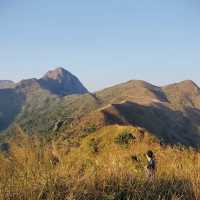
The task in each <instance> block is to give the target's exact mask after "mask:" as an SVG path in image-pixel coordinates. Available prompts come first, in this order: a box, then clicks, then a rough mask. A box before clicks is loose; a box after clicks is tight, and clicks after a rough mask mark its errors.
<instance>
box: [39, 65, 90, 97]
mask: <svg viewBox="0 0 200 200" xmlns="http://www.w3.org/2000/svg"><path fill="white" fill-rule="evenodd" d="M39 81H40V84H41V86H43V87H44V88H45V89H48V90H49V91H51V92H52V93H53V94H57V95H60V96H65V95H71V94H84V93H87V92H88V90H87V89H86V88H85V87H84V86H83V84H82V83H81V82H80V80H79V79H78V78H77V77H76V76H74V75H73V74H72V73H70V72H69V71H67V70H66V69H64V68H62V67H58V68H56V69H54V70H50V71H48V72H47V73H46V74H45V75H44V76H43V77H42V78H41V79H39Z"/></svg>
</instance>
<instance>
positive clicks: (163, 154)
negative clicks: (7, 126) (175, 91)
mask: <svg viewBox="0 0 200 200" xmlns="http://www.w3.org/2000/svg"><path fill="white" fill-rule="evenodd" d="M9 142H10V144H11V149H10V153H9V155H7V154H4V155H3V154H1V155H0V164H1V168H0V177H1V181H0V198H1V199H15V200H18V199H30V200H32V199H59V200H60V199H61V200H62V199H63V200H64V199H69V200H75V199H79V200H82V199H88V200H90V199H91V200H94V199H99V200H102V199H104V200H112V199H117V200H118V199H119V200H121V199H127V200H128V199H135V200H137V199H138V200H141V199H145V200H146V199H148V200H160V199H162V200H172V199H173V200H178V199H182V200H186V199H187V200H198V199H199V198H200V189H199V184H200V174H199V171H200V153H199V152H197V151H195V150H193V149H191V148H190V149H186V148H184V147H182V146H173V147H172V146H165V145H160V142H159V141H158V140H157V138H155V137H154V136H153V135H152V134H150V133H149V132H147V131H146V130H144V129H142V128H138V127H132V126H119V125H114V126H106V127H103V128H102V129H100V130H98V131H96V132H93V133H90V134H89V135H88V136H86V137H83V138H82V139H80V140H78V141H77V145H76V147H75V146H71V145H70V144H69V141H68V140H67V139H65V140H64V139H63V138H60V137H59V138H57V139H54V142H52V141H51V142H50V143H46V142H44V141H43V140H42V139H39V138H36V137H35V136H32V137H28V136H27V134H24V133H23V132H22V131H21V130H18V133H17V137H16V138H13V139H12V140H10V141H9ZM149 149H152V150H153V151H154V152H155V155H156V160H157V173H156V178H155V180H154V181H153V182H149V181H148V180H147V179H146V176H145V170H144V167H145V165H146V160H145V157H144V153H145V152H146V151H147V150H149Z"/></svg>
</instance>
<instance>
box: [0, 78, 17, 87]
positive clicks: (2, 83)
mask: <svg viewBox="0 0 200 200" xmlns="http://www.w3.org/2000/svg"><path fill="white" fill-rule="evenodd" d="M14 86H15V83H14V82H13V81H9V80H0V89H4V88H12V87H14Z"/></svg>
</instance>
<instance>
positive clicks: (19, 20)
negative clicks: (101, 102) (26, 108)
mask: <svg viewBox="0 0 200 200" xmlns="http://www.w3.org/2000/svg"><path fill="white" fill-rule="evenodd" d="M199 8H200V3H199V2H198V1H197V0H192V1H188V0H182V1H181V0H176V1H172V0H169V1H167V2H164V1H159V0H155V1H148V0H143V1H135V0H132V1H130V0H125V1H121V0H116V1H113V0H108V1H106V0H102V1H95V2H94V1H90V0H86V1H84V2H83V1H78V0H77V1H73V2H72V1H64V0H61V1H59V2H55V1H52V2H49V1H47V0H44V1H39V0H35V1H28V2H27V1H22V0H16V1H13V2H11V1H4V0H3V1H0V16H1V17H0V25H1V27H2V30H1V37H0V44H1V45H0V80H5V79H6V80H13V81H19V80H21V79H28V78H33V77H34V78H39V77H41V76H42V75H44V74H45V73H46V72H47V71H48V70H50V69H53V68H55V67H56V66H62V67H64V68H66V69H67V70H69V71H70V72H72V73H73V74H75V75H76V76H77V77H78V78H79V79H80V80H81V81H82V83H83V84H84V85H85V86H86V87H87V88H88V89H89V90H90V91H96V90H100V89H103V88H106V87H109V86H111V85H115V84H118V83H121V82H125V81H128V80H132V79H139V80H145V81H147V82H150V83H152V84H154V85H158V86H160V85H166V84H170V83H174V82H179V81H182V80H188V79H190V80H193V81H194V82H196V83H197V84H198V85H200V80H199V77H198V74H199V73H200V68H199V67H200V59H199V53H200V37H199V35H200V13H199ZM38 11H39V12H38Z"/></svg>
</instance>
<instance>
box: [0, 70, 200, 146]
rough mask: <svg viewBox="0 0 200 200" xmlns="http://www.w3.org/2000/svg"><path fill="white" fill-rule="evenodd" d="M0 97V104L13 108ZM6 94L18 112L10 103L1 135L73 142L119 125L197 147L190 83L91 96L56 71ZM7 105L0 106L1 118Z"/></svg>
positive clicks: (199, 95)
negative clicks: (13, 131) (14, 130)
mask: <svg viewBox="0 0 200 200" xmlns="http://www.w3.org/2000/svg"><path fill="white" fill-rule="evenodd" d="M67 86H68V87H67ZM0 91H1V93H0V98H1V99H4V100H3V101H2V102H11V101H14V102H18V101H15V100H14V99H15V97H14V98H12V99H11V95H10V94H9V95H7V96H6V91H5V90H0ZM9 91H12V92H13V93H14V94H17V95H18V98H20V103H19V105H18V106H17V108H15V106H14V105H15V104H13V103H11V104H12V106H13V107H14V108H13V107H12V106H11V107H10V108H9V109H10V110H11V111H12V110H14V111H13V112H11V113H12V116H10V115H9V114H8V116H7V117H5V118H4V119H3V118H2V119H3V121H4V124H6V125H3V126H2V127H1V129H2V130H3V129H5V128H7V127H8V126H9V125H10V124H12V122H16V123H17V124H18V125H20V126H21V127H22V128H23V129H24V130H25V131H26V132H28V133H29V134H34V133H39V134H49V133H53V132H54V131H55V132H57V133H59V132H60V133H62V134H64V135H68V134H69V132H70V134H72V133H73V135H74V136H73V137H76V134H77V135H82V132H84V131H83V130H86V131H85V132H87V131H88V130H90V129H91V130H92V129H99V128H101V127H103V126H105V125H110V124H120V125H133V126H140V127H143V128H144V129H146V130H148V131H150V132H152V133H153V134H154V135H155V136H157V137H158V138H159V139H160V140H161V141H162V142H164V143H171V144H178V143H180V144H184V145H191V146H194V147H198V146H199V145H200V89H199V88H198V86H197V85H196V84H195V83H193V82H192V81H189V80H187V81H183V82H180V83H176V84H172V85H168V86H165V87H157V86H154V85H152V84H149V83H147V82H144V81H140V80H133V81H128V82H126V83H122V84H119V85H116V86H113V87H110V88H106V89H104V90H102V91H99V92H97V93H93V94H92V93H88V91H87V90H86V89H85V88H84V86H81V84H80V81H79V80H78V79H77V78H76V77H74V76H73V75H72V74H71V73H69V72H68V71H66V70H64V69H62V68H58V69H56V70H53V71H49V72H48V73H47V74H46V75H45V76H44V77H43V78H41V79H30V80H23V81H21V82H20V83H18V84H16V87H15V88H14V89H11V90H9ZM72 91H74V94H72ZM82 93H85V94H82ZM66 94H67V95H66ZM69 94H70V95H69ZM77 94H78V95H77ZM3 96H4V97H3ZM7 98H9V99H8V101H7ZM9 105H10V103H9V104H7V105H6V104H5V103H4V104H3V103H2V107H1V109H2V110H1V113H3V114H1V116H5V111H6V108H7V107H8V106H9ZM9 109H8V110H9ZM77 137H78V136H77Z"/></svg>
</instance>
